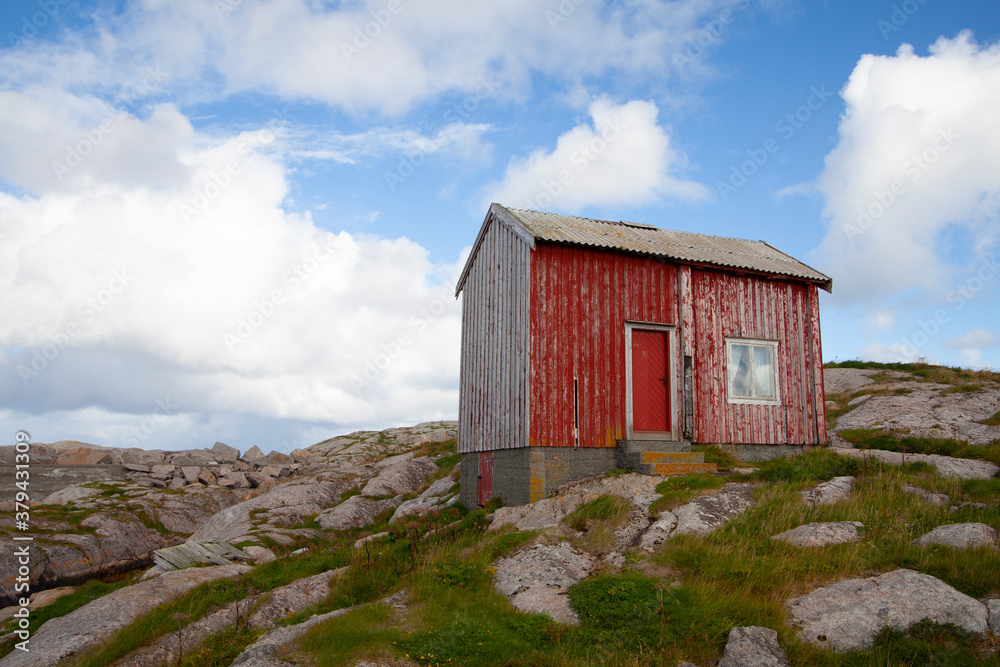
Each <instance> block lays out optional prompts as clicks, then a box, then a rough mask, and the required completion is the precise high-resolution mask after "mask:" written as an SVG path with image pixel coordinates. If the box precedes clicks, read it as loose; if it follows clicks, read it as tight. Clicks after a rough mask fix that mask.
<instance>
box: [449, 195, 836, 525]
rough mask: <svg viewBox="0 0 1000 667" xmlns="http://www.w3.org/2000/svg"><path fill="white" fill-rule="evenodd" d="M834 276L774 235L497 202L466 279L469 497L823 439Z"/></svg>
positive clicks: (529, 495)
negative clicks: (673, 227) (822, 307)
mask: <svg viewBox="0 0 1000 667" xmlns="http://www.w3.org/2000/svg"><path fill="white" fill-rule="evenodd" d="M831 287H832V280H831V279H830V278H829V277H827V276H825V275H823V274H822V273H820V272H818V271H816V270H815V269H813V268H811V267H809V266H807V265H805V264H803V263H802V262H799V261H798V260H796V259H794V258H793V257H790V256H789V255H786V254H785V253H783V252H781V251H780V250H778V249H776V248H774V247H773V246H771V245H769V244H767V243H765V242H763V241H745V240H741V239H733V238H725V237H718V236H708V235H704V234H695V233H690V232H678V231H669V230H664V229H658V228H655V227H652V226H649V225H643V224H637V223H629V222H609V221H604V220H591V219H589V218H578V217H571V216H564V215H557V214H552V213H539V212H536V211H525V210H519V209H512V208H506V207H503V206H501V205H499V204H493V205H492V206H491V207H490V210H489V213H488V214H487V216H486V220H485V222H484V223H483V227H482V229H481V230H480V232H479V236H478V237H477V239H476V242H475V245H474V246H473V248H472V253H471V254H470V256H469V259H468V262H467V263H466V266H465V269H464V270H463V272H462V275H461V277H460V278H459V281H458V286H457V290H456V294H459V293H461V294H463V295H464V299H463V302H462V367H461V395H460V400H459V432H458V447H459V452H460V453H461V455H462V478H461V479H462V501H463V503H464V504H466V505H467V506H475V505H476V504H482V503H484V502H485V501H486V500H488V499H489V498H490V497H492V496H494V495H496V496H500V497H502V498H503V499H504V502H505V503H506V504H508V505H518V504H524V503H527V502H533V501H535V500H538V499H540V498H542V497H545V496H546V495H547V494H548V493H549V492H550V491H552V490H553V489H555V488H556V487H557V486H559V485H561V484H564V483H566V482H569V481H574V480H576V479H581V478H583V477H587V476H590V475H594V474H600V473H603V472H606V471H607V470H610V469H612V468H615V467H629V468H631V469H634V470H639V471H643V472H648V473H660V474H670V473H675V472H686V471H690V470H705V469H709V468H710V465H709V464H705V463H703V460H704V459H703V458H700V457H701V456H702V455H701V454H698V453H693V452H691V443H716V444H720V445H723V446H725V447H727V448H730V449H732V450H733V451H735V452H736V453H737V455H740V456H741V457H742V458H743V459H744V460H761V459H765V458H772V457H774V456H781V455H787V454H789V453H793V452H797V451H801V449H802V448H803V447H805V446H810V445H825V444H826V443H827V435H826V415H825V403H824V395H823V358H822V351H821V345H820V329H819V293H818V289H819V288H822V289H824V290H826V291H830V290H831Z"/></svg>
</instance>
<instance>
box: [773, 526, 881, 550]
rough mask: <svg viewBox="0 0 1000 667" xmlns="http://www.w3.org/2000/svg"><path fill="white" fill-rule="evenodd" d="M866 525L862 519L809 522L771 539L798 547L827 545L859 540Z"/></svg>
mask: <svg viewBox="0 0 1000 667" xmlns="http://www.w3.org/2000/svg"><path fill="white" fill-rule="evenodd" d="M864 527H865V526H864V524H863V523H861V522H860V521H837V522H833V523H807V524H805V525H802V526H798V527H797V528H792V529H791V530H786V531H785V532H783V533H779V534H778V535H774V536H772V537H771V539H772V540H780V541H782V542H787V543H788V544H791V545H792V546H796V547H825V546H828V545H831V544H844V543H845V542H857V541H858V540H860V539H861V534H860V532H859V531H860V530H861V529H863V528H864Z"/></svg>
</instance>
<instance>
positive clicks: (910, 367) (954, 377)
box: [823, 360, 1000, 385]
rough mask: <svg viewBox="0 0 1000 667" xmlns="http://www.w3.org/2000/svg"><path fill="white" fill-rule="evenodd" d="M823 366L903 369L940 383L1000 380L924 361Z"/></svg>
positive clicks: (995, 375) (994, 374) (981, 372)
mask: <svg viewBox="0 0 1000 667" xmlns="http://www.w3.org/2000/svg"><path fill="white" fill-rule="evenodd" d="M823 367H824V368H858V369H877V370H883V371H903V372H905V373H910V374H912V375H915V376H916V377H917V379H918V380H922V381H924V382H938V383H941V384H952V385H960V384H970V383H976V382H1000V373H997V372H995V371H987V370H971V369H968V368H957V367H948V366H936V365H934V364H926V363H909V364H903V363H891V364H886V363H879V362H875V361H858V360H852V361H841V362H830V363H827V364H824V365H823Z"/></svg>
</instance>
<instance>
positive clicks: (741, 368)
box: [729, 345, 753, 397]
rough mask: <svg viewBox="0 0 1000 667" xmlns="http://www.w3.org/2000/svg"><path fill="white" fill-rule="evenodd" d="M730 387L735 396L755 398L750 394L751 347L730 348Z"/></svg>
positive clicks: (734, 346)
mask: <svg viewBox="0 0 1000 667" xmlns="http://www.w3.org/2000/svg"><path fill="white" fill-rule="evenodd" d="M729 386H730V387H732V391H733V396H743V397H748V396H753V394H751V393H750V346H749V345H730V346H729Z"/></svg>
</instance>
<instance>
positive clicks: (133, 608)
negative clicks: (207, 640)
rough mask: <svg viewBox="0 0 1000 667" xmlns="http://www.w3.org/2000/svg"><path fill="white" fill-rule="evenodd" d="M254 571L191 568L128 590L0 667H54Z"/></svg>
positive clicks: (68, 619) (58, 623)
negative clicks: (151, 614)
mask: <svg viewBox="0 0 1000 667" xmlns="http://www.w3.org/2000/svg"><path fill="white" fill-rule="evenodd" d="M250 569H251V568H249V567H247V566H245V565H224V566H219V567H202V568H191V569H187V570H178V571H176V572H167V573H165V574H162V575H160V576H159V577H156V578H155V579H150V580H149V581H144V582H140V583H138V584H133V585H131V586H125V587H124V588H120V589H118V590H116V591H113V592H111V593H108V594H107V595H105V596H103V597H99V598H97V599H95V600H94V601H93V602H90V603H88V604H86V605H84V606H82V607H80V608H78V609H76V610H74V611H72V612H70V613H69V614H66V615H65V616H61V617H59V618H53V619H51V620H50V621H48V622H46V623H45V624H44V625H42V627H40V628H39V629H38V630H36V631H35V633H34V635H33V636H32V637H31V651H30V652H28V653H25V652H23V651H13V652H11V653H10V654H8V655H7V656H6V657H4V658H3V660H0V666H2V667H29V666H35V665H37V666H38V667H50V666H51V665H55V664H59V663H60V662H61V661H63V660H66V659H67V658H69V657H70V656H72V655H75V654H78V653H80V652H81V651H84V650H86V649H87V648H89V647H91V646H95V645H97V644H99V643H101V642H103V641H104V640H106V639H107V638H108V637H110V636H111V635H113V634H114V633H115V632H117V631H118V630H120V629H122V628H123V627H125V626H127V625H128V624H130V623H131V622H132V621H134V620H135V619H136V618H138V617H139V616H141V615H143V614H145V613H146V612H148V611H150V610H151V609H153V608H154V607H156V606H157V605H160V604H163V603H165V602H168V601H170V600H173V599H174V598H177V597H179V596H181V595H183V594H184V593H186V592H188V591H189V590H191V589H192V588H194V587H195V586H198V585H199V584H202V583H205V582H208V581H215V580H217V579H222V578H226V577H234V576H237V575H239V574H242V573H244V572H248V571H249V570H250Z"/></svg>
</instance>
